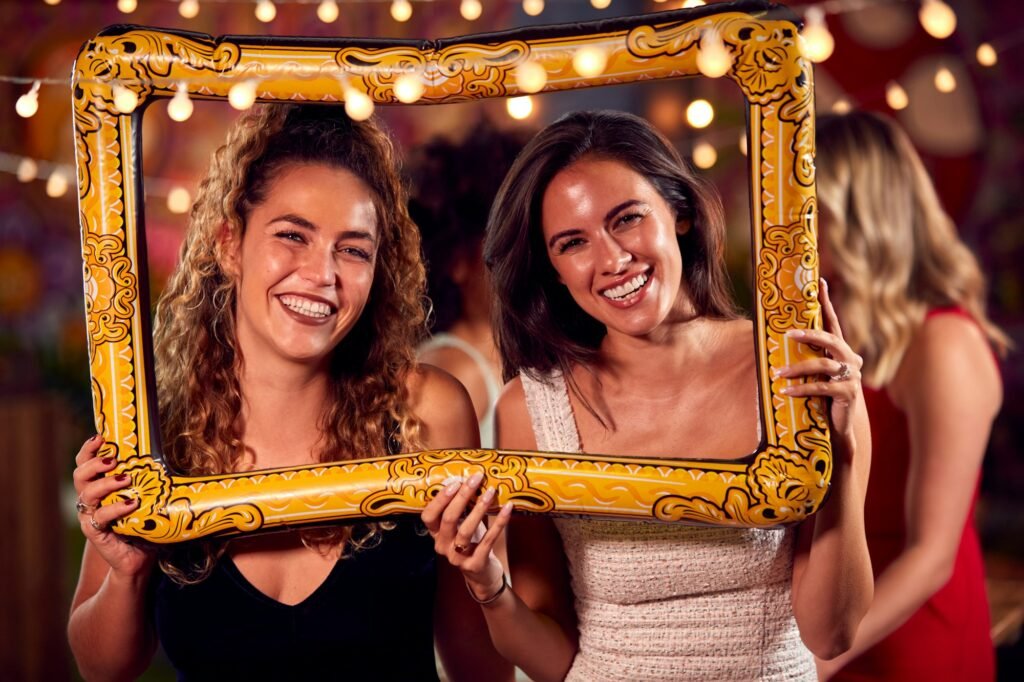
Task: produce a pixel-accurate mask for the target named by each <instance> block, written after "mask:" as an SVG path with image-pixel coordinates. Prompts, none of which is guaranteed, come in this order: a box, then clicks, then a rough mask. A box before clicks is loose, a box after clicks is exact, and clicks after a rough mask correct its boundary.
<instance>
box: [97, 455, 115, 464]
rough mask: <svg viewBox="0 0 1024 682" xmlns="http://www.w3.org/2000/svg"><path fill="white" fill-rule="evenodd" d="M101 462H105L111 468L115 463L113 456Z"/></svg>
mask: <svg viewBox="0 0 1024 682" xmlns="http://www.w3.org/2000/svg"><path fill="white" fill-rule="evenodd" d="M100 461H101V462H103V463H104V464H106V465H107V466H110V465H111V464H113V463H114V457H113V456H112V455H111V456H109V457H104V458H103V459H101V460H100Z"/></svg>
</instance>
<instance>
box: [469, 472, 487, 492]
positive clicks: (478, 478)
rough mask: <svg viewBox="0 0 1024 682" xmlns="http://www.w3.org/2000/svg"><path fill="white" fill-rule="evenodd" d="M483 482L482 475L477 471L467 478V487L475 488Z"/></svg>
mask: <svg viewBox="0 0 1024 682" xmlns="http://www.w3.org/2000/svg"><path fill="white" fill-rule="evenodd" d="M483 480H484V475H483V474H481V473H480V472H479V471H478V472H476V473H475V474H473V475H472V476H470V477H469V487H470V488H475V487H477V486H478V485H480V484H481V483H482V482H483Z"/></svg>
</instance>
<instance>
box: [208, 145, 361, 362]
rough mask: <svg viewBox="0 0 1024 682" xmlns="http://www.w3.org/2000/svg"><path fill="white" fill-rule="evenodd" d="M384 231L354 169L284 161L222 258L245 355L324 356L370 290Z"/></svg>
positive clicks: (253, 358)
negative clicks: (233, 290)
mask: <svg viewBox="0 0 1024 682" xmlns="http://www.w3.org/2000/svg"><path fill="white" fill-rule="evenodd" d="M378 235H379V231H378V226H377V212H376V209H375V206H374V197H373V194H372V192H371V191H370V189H369V188H368V187H367V185H366V184H365V183H364V182H363V181H362V180H360V179H359V178H358V177H357V176H356V175H354V174H353V173H351V172H350V171H348V170H345V169H342V168H336V167H332V166H326V165H320V164H290V165H285V166H283V167H282V168H281V169H280V170H279V171H278V173H277V177H276V178H275V179H274V180H272V181H271V182H270V184H269V186H268V188H267V190H266V192H265V198H264V201H263V202H262V203H260V204H258V205H257V206H255V207H254V208H253V210H252V211H251V212H250V214H249V215H248V216H247V218H246V221H245V231H244V235H243V236H242V238H241V243H240V244H234V245H233V247H234V248H230V249H229V252H230V256H229V262H228V263H227V264H226V265H227V267H226V269H227V270H228V271H229V272H230V273H231V274H232V275H234V276H235V277H236V279H237V283H238V284H237V286H238V288H237V304H236V305H237V309H236V318H237V325H236V328H237V334H238V345H239V348H240V349H241V351H242V353H243V356H244V357H245V358H246V363H247V365H248V366H250V367H260V366H266V367H269V366H273V363H274V362H275V360H280V359H283V360H286V361H289V362H294V363H302V364H310V363H312V364H319V363H321V362H323V361H325V360H326V358H327V357H328V355H329V354H330V352H331V351H332V350H333V349H334V348H335V347H336V346H337V345H338V343H340V342H341V340H342V339H343V338H345V335H346V334H348V333H349V332H350V331H351V330H352V328H353V327H354V326H355V324H356V322H357V321H358V320H359V316H360V315H361V314H362V312H363V308H364V307H365V306H366V302H367V300H368V299H369V296H370V289H371V287H372V285H373V275H374V269H375V266H376V256H377V244H378Z"/></svg>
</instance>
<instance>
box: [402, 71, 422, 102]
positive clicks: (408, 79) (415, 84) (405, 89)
mask: <svg viewBox="0 0 1024 682" xmlns="http://www.w3.org/2000/svg"><path fill="white" fill-rule="evenodd" d="M423 90H424V87H423V81H421V80H420V77H419V76H418V75H416V74H414V73H406V74H403V75H401V76H399V77H398V78H396V79H395V97H397V98H398V101H399V102H402V103H404V104H412V103H413V102H415V101H416V100H418V99H419V98H420V97H422V96H423Z"/></svg>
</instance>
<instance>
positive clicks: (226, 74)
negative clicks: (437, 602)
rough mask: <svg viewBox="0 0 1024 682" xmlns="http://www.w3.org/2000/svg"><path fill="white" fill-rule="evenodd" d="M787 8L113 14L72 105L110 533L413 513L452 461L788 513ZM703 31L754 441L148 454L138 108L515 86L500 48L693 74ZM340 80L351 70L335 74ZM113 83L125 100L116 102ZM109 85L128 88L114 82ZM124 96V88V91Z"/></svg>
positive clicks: (726, 520) (791, 261)
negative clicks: (743, 136) (721, 114)
mask: <svg viewBox="0 0 1024 682" xmlns="http://www.w3.org/2000/svg"><path fill="white" fill-rule="evenodd" d="M798 29H799V26H798V24H797V20H796V18H795V16H794V15H792V14H791V13H790V12H788V11H787V10H785V9H783V8H779V7H777V6H775V5H772V4H770V3H767V2H763V1H761V0H743V1H741V2H735V3H729V4H718V5H714V6H705V7H699V8H695V9H688V10H676V11H668V12H658V13H653V14H648V15H644V16H637V17H626V18H620V19H612V20H606V21H597V22H590V23H581V24H572V25H570V24H565V25H552V26H534V27H530V28H526V29H521V30H512V31H505V32H501V33H491V34H484V35H472V36H464V37H459V38H448V39H442V40H424V41H408V40H406V41H387V40H359V39H345V38H338V39H319V38H318V39H310V38H284V37H262V36H259V37H257V36H250V37H246V36H223V37H220V38H212V37H210V36H207V35H200V34H192V33H183V32H178V31H170V30H163V29H155V28H145V27H138V26H114V27H111V28H108V29H105V30H104V31H102V32H100V34H99V35H97V36H96V37H95V38H93V39H92V40H90V41H88V42H87V43H86V44H85V45H84V46H83V48H82V50H81V52H80V54H79V56H78V59H77V61H76V64H75V70H74V78H73V85H72V87H73V90H74V125H75V146H76V156H77V163H78V189H79V207H80V218H81V228H82V257H83V259H84V279H85V307H86V320H87V326H88V340H89V357H90V370H91V376H92V392H93V399H94V408H95V419H96V429H97V432H98V433H100V434H102V435H103V436H104V438H105V441H106V442H105V445H104V449H103V451H102V454H103V455H104V456H107V455H113V456H115V457H116V458H117V459H118V461H119V466H118V467H117V468H116V469H115V471H112V472H111V475H113V474H117V473H122V472H123V473H126V474H128V475H129V476H130V477H131V481H132V485H131V487H129V488H128V489H126V490H123V491H119V492H118V493H116V494H114V495H112V496H111V497H110V498H108V499H107V500H106V501H105V503H111V502H113V501H115V500H117V499H119V498H124V497H126V496H134V497H137V498H139V500H140V505H139V508H138V509H137V510H136V511H135V512H134V513H133V514H131V515H130V516H128V517H127V518H124V519H122V520H121V521H119V522H118V523H117V524H116V526H115V528H114V529H115V531H116V532H118V533H120V534H122V535H126V536H131V537H135V538H140V539H144V540H147V541H150V542H154V543H174V542H179V541H184V540H191V539H196V538H201V537H208V536H214V535H229V534H234V533H242V532H251V531H257V530H270V529H281V528H283V527H295V526H299V525H307V524H324V523H330V522H341V521H354V520H359V519H367V518H375V517H382V516H388V515H394V514H402V513H416V512H418V511H420V510H421V509H422V508H423V506H424V505H425V504H426V502H427V501H429V500H430V499H431V498H432V496H433V495H435V494H436V493H437V492H438V490H439V489H440V488H441V486H442V482H443V481H444V480H445V479H447V478H449V477H450V476H461V475H466V474H468V473H472V472H476V471H482V472H483V473H484V474H485V476H486V478H487V483H486V484H485V485H490V486H494V487H495V488H496V490H497V501H498V502H499V503H505V502H507V501H512V502H513V504H514V505H515V507H516V509H517V510H518V511H526V512H539V513H557V514H586V515H593V516H604V517H616V518H625V519H647V520H650V519H659V520H663V521H679V522H688V523H701V524H714V525H730V526H748V527H754V526H762V527H763V526H773V525H780V524H788V523H794V522H797V521H800V520H802V519H804V518H806V517H807V516H808V515H810V514H812V513H814V512H815V511H816V510H817V509H818V507H819V505H820V504H821V503H822V502H823V500H824V499H825V497H826V493H827V490H828V485H829V479H830V476H831V471H832V460H831V449H830V444H829V434H828V424H827V418H826V415H825V412H824V411H823V405H822V403H821V402H820V401H819V400H817V399H804V398H791V397H787V396H784V395H782V394H780V393H779V389H780V388H781V387H783V386H784V385H786V384H787V383H789V382H790V380H787V379H773V378H772V375H771V370H772V368H777V367H782V366H785V365H789V364H792V363H794V362H796V361H798V360H800V359H803V358H805V357H809V356H810V354H811V353H812V352H813V351H811V350H809V349H807V348H806V347H804V346H801V345H799V344H797V343H796V342H794V341H792V340H790V339H788V338H787V337H786V336H785V332H786V331H787V330H788V329H791V328H812V327H813V328H819V327H820V323H821V321H820V310H819V307H818V302H817V294H818V291H817V271H818V255H817V228H816V222H815V221H816V216H817V210H816V203H815V192H814V163H813V152H814V111H813V109H814V108H813V84H812V73H811V66H810V63H809V62H808V61H807V60H806V59H805V58H804V57H802V56H801V53H800V44H799V43H800V37H799V33H798ZM709 31H715V32H716V33H717V34H718V35H719V36H720V37H721V39H722V40H723V41H724V44H725V47H726V49H727V50H728V51H729V53H730V54H731V56H732V60H733V63H732V66H731V68H730V69H729V71H728V73H727V74H726V77H727V78H729V79H731V80H732V81H733V82H734V83H735V84H736V85H737V86H738V87H739V89H740V91H741V93H742V94H743V96H744V98H745V101H746V106H747V111H748V149H749V153H748V159H749V173H750V175H749V177H750V181H751V226H752V239H753V246H752V254H753V261H754V283H755V286H754V291H755V300H754V329H755V334H756V340H755V341H756V343H755V348H756V353H757V363H756V364H757V371H758V387H759V394H760V411H761V420H762V426H763V428H762V434H763V435H762V441H761V444H760V446H759V447H758V449H757V451H756V452H754V453H752V454H750V455H749V456H747V457H744V458H741V459H737V460H700V459H694V460H675V459H642V458H629V457H609V456H602V455H591V454H565V453H549V452H513V451H501V450H445V451H430V452H417V453H409V454H403V455H396V456H391V457H385V458H379V459H353V460H345V461H341V462H337V463H332V464H320V465H313V466H303V467H295V468H288V469H273V470H261V471H247V472H243V473H235V474H224V475H219V476H203V477H186V476H179V475H176V474H175V472H172V471H169V470H168V469H167V468H166V467H165V466H164V463H163V460H162V458H161V455H160V437H159V430H158V414H157V409H156V398H155V389H154V385H155V384H154V381H153V365H152V363H153V355H152V352H151V335H150V329H149V320H150V316H149V308H148V300H149V298H148V292H147V291H146V282H147V274H146V272H147V271H146V260H145V254H146V249H145V242H144V240H145V231H144V229H143V188H142V175H141V162H140V149H141V145H140V136H141V132H140V131H141V127H142V118H141V117H142V115H143V112H144V110H145V107H146V105H147V104H149V103H151V102H152V101H155V100H157V99H162V98H169V97H172V96H173V95H174V94H175V89H176V87H177V86H178V84H179V83H182V82H184V83H186V84H187V87H188V89H189V94H190V95H191V96H192V97H193V98H200V99H214V100H224V99H227V96H228V92H229V90H230V88H231V87H232V86H233V85H235V84H237V83H239V82H242V81H250V82H252V81H253V80H254V79H255V80H256V81H257V82H258V87H257V98H258V100H259V101H280V100H305V101H315V102H324V103H334V104H338V103H341V102H342V101H343V99H344V92H351V90H350V89H355V90H356V91H359V92H362V93H365V94H366V95H368V96H369V97H370V98H372V99H373V101H374V102H376V103H378V104H397V103H398V98H397V97H396V94H395V81H396V80H397V79H398V77H399V76H400V75H402V74H404V73H412V74H417V75H418V77H419V79H420V82H421V83H422V85H423V86H424V92H423V95H422V97H421V99H420V100H419V102H418V103H420V104H439V103H450V102H457V101H462V100H471V99H481V98H487V97H507V96H516V95H520V94H523V93H522V91H521V90H520V88H519V86H518V85H517V81H516V76H515V71H516V68H517V67H518V66H519V65H520V64H523V63H525V62H528V61H532V62H535V63H538V64H540V65H542V66H543V67H544V69H545V71H546V73H547V83H546V85H545V86H544V90H543V92H550V91H555V90H565V89H570V88H578V87H590V86H601V85H609V84H618V83H629V82H637V81H644V80H653V79H663V78H680V77H691V76H698V75H700V71H699V69H698V60H697V55H698V51H699V50H700V46H701V41H702V39H705V38H706V37H707V36H708V35H709V33H708V32H709ZM587 46H591V47H597V48H599V49H600V50H602V51H603V53H604V54H605V56H606V57H607V63H606V66H605V68H604V70H603V72H601V73H600V75H597V76H591V77H584V76H581V75H579V74H578V73H577V72H576V71H575V70H574V66H573V55H575V54H576V53H577V52H578V51H579V50H580V49H581V48H584V47H587ZM341 79H344V80H345V83H346V84H345V86H344V88H343V87H342V85H341V83H342V81H341ZM118 88H126V89H128V90H129V91H130V92H132V93H134V94H135V95H136V96H137V98H138V107H137V108H136V109H135V110H134V111H133V112H132V113H131V114H124V113H121V111H119V109H118V108H117V106H116V105H115V97H114V95H115V94H116V92H117V91H118ZM120 92H121V94H123V91H120ZM122 108H123V107H122Z"/></svg>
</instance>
